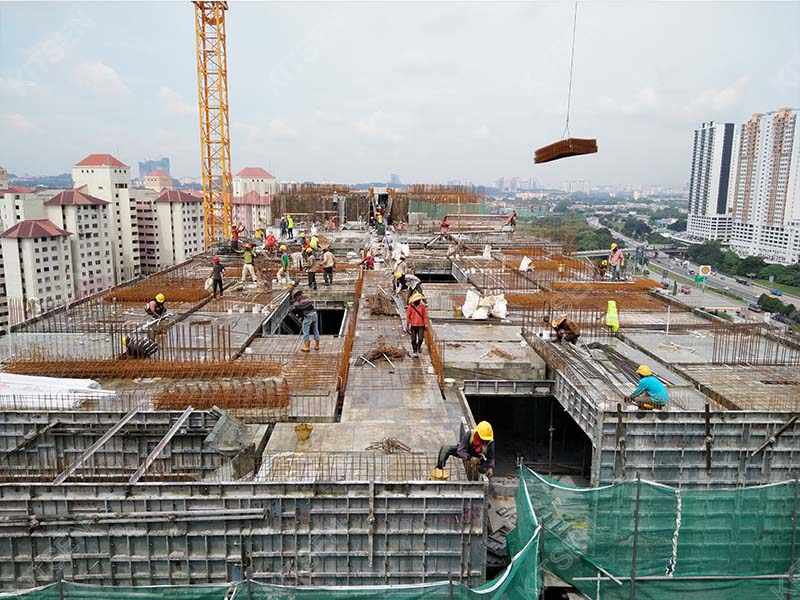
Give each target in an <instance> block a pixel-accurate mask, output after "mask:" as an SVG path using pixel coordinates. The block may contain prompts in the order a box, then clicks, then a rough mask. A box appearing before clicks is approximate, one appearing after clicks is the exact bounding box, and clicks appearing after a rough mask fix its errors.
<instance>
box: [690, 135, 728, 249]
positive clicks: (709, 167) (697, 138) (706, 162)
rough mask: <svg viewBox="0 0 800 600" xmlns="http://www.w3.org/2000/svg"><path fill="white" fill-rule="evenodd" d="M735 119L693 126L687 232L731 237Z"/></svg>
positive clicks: (710, 237) (709, 237)
mask: <svg viewBox="0 0 800 600" xmlns="http://www.w3.org/2000/svg"><path fill="white" fill-rule="evenodd" d="M734 130H735V126H734V124H733V123H714V122H713V121H709V122H707V123H703V124H702V125H701V126H700V127H699V128H698V129H695V130H694V143H693V149H692V170H691V174H690V177H689V216H688V218H687V232H688V234H689V235H690V236H692V237H696V238H701V239H705V240H720V241H728V239H729V238H730V235H731V223H732V220H733V218H732V215H731V210H730V209H731V208H732V207H730V206H729V203H728V195H729V194H728V187H729V181H730V175H731V162H732V158H733V153H734V152H733V151H734V147H733V138H734Z"/></svg>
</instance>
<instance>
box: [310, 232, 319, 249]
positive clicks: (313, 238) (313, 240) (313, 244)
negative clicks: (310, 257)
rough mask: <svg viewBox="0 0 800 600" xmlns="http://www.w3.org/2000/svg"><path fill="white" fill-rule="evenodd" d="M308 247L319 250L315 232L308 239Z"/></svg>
mask: <svg viewBox="0 0 800 600" xmlns="http://www.w3.org/2000/svg"><path fill="white" fill-rule="evenodd" d="M308 245H309V247H310V248H311V249H312V250H313V251H314V252H316V251H317V250H319V237H317V235H316V234H314V235H312V236H311V239H310V240H309V241H308Z"/></svg>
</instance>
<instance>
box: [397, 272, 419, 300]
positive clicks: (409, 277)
mask: <svg viewBox="0 0 800 600" xmlns="http://www.w3.org/2000/svg"><path fill="white" fill-rule="evenodd" d="M400 286H401V289H404V290H408V291H409V294H413V293H415V292H418V293H420V294H423V295H424V292H423V291H422V280H420V278H419V277H417V276H416V275H414V274H413V273H406V274H405V275H403V276H402V277H401V278H400Z"/></svg>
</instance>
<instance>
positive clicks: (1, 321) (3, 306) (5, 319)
mask: <svg viewBox="0 0 800 600" xmlns="http://www.w3.org/2000/svg"><path fill="white" fill-rule="evenodd" d="M8 326H9V315H8V292H7V290H6V271H5V267H4V266H3V250H2V244H0V335H5V334H6V333H8Z"/></svg>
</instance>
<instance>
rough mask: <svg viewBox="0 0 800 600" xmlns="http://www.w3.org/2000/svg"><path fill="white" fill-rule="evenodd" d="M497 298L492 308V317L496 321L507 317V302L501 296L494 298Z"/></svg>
mask: <svg viewBox="0 0 800 600" xmlns="http://www.w3.org/2000/svg"><path fill="white" fill-rule="evenodd" d="M495 298H497V299H496V300H495V302H494V305H493V306H492V316H493V317H497V318H498V319H505V318H506V317H507V316H508V302H506V297H505V296H504V295H503V294H500V295H499V296H495Z"/></svg>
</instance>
